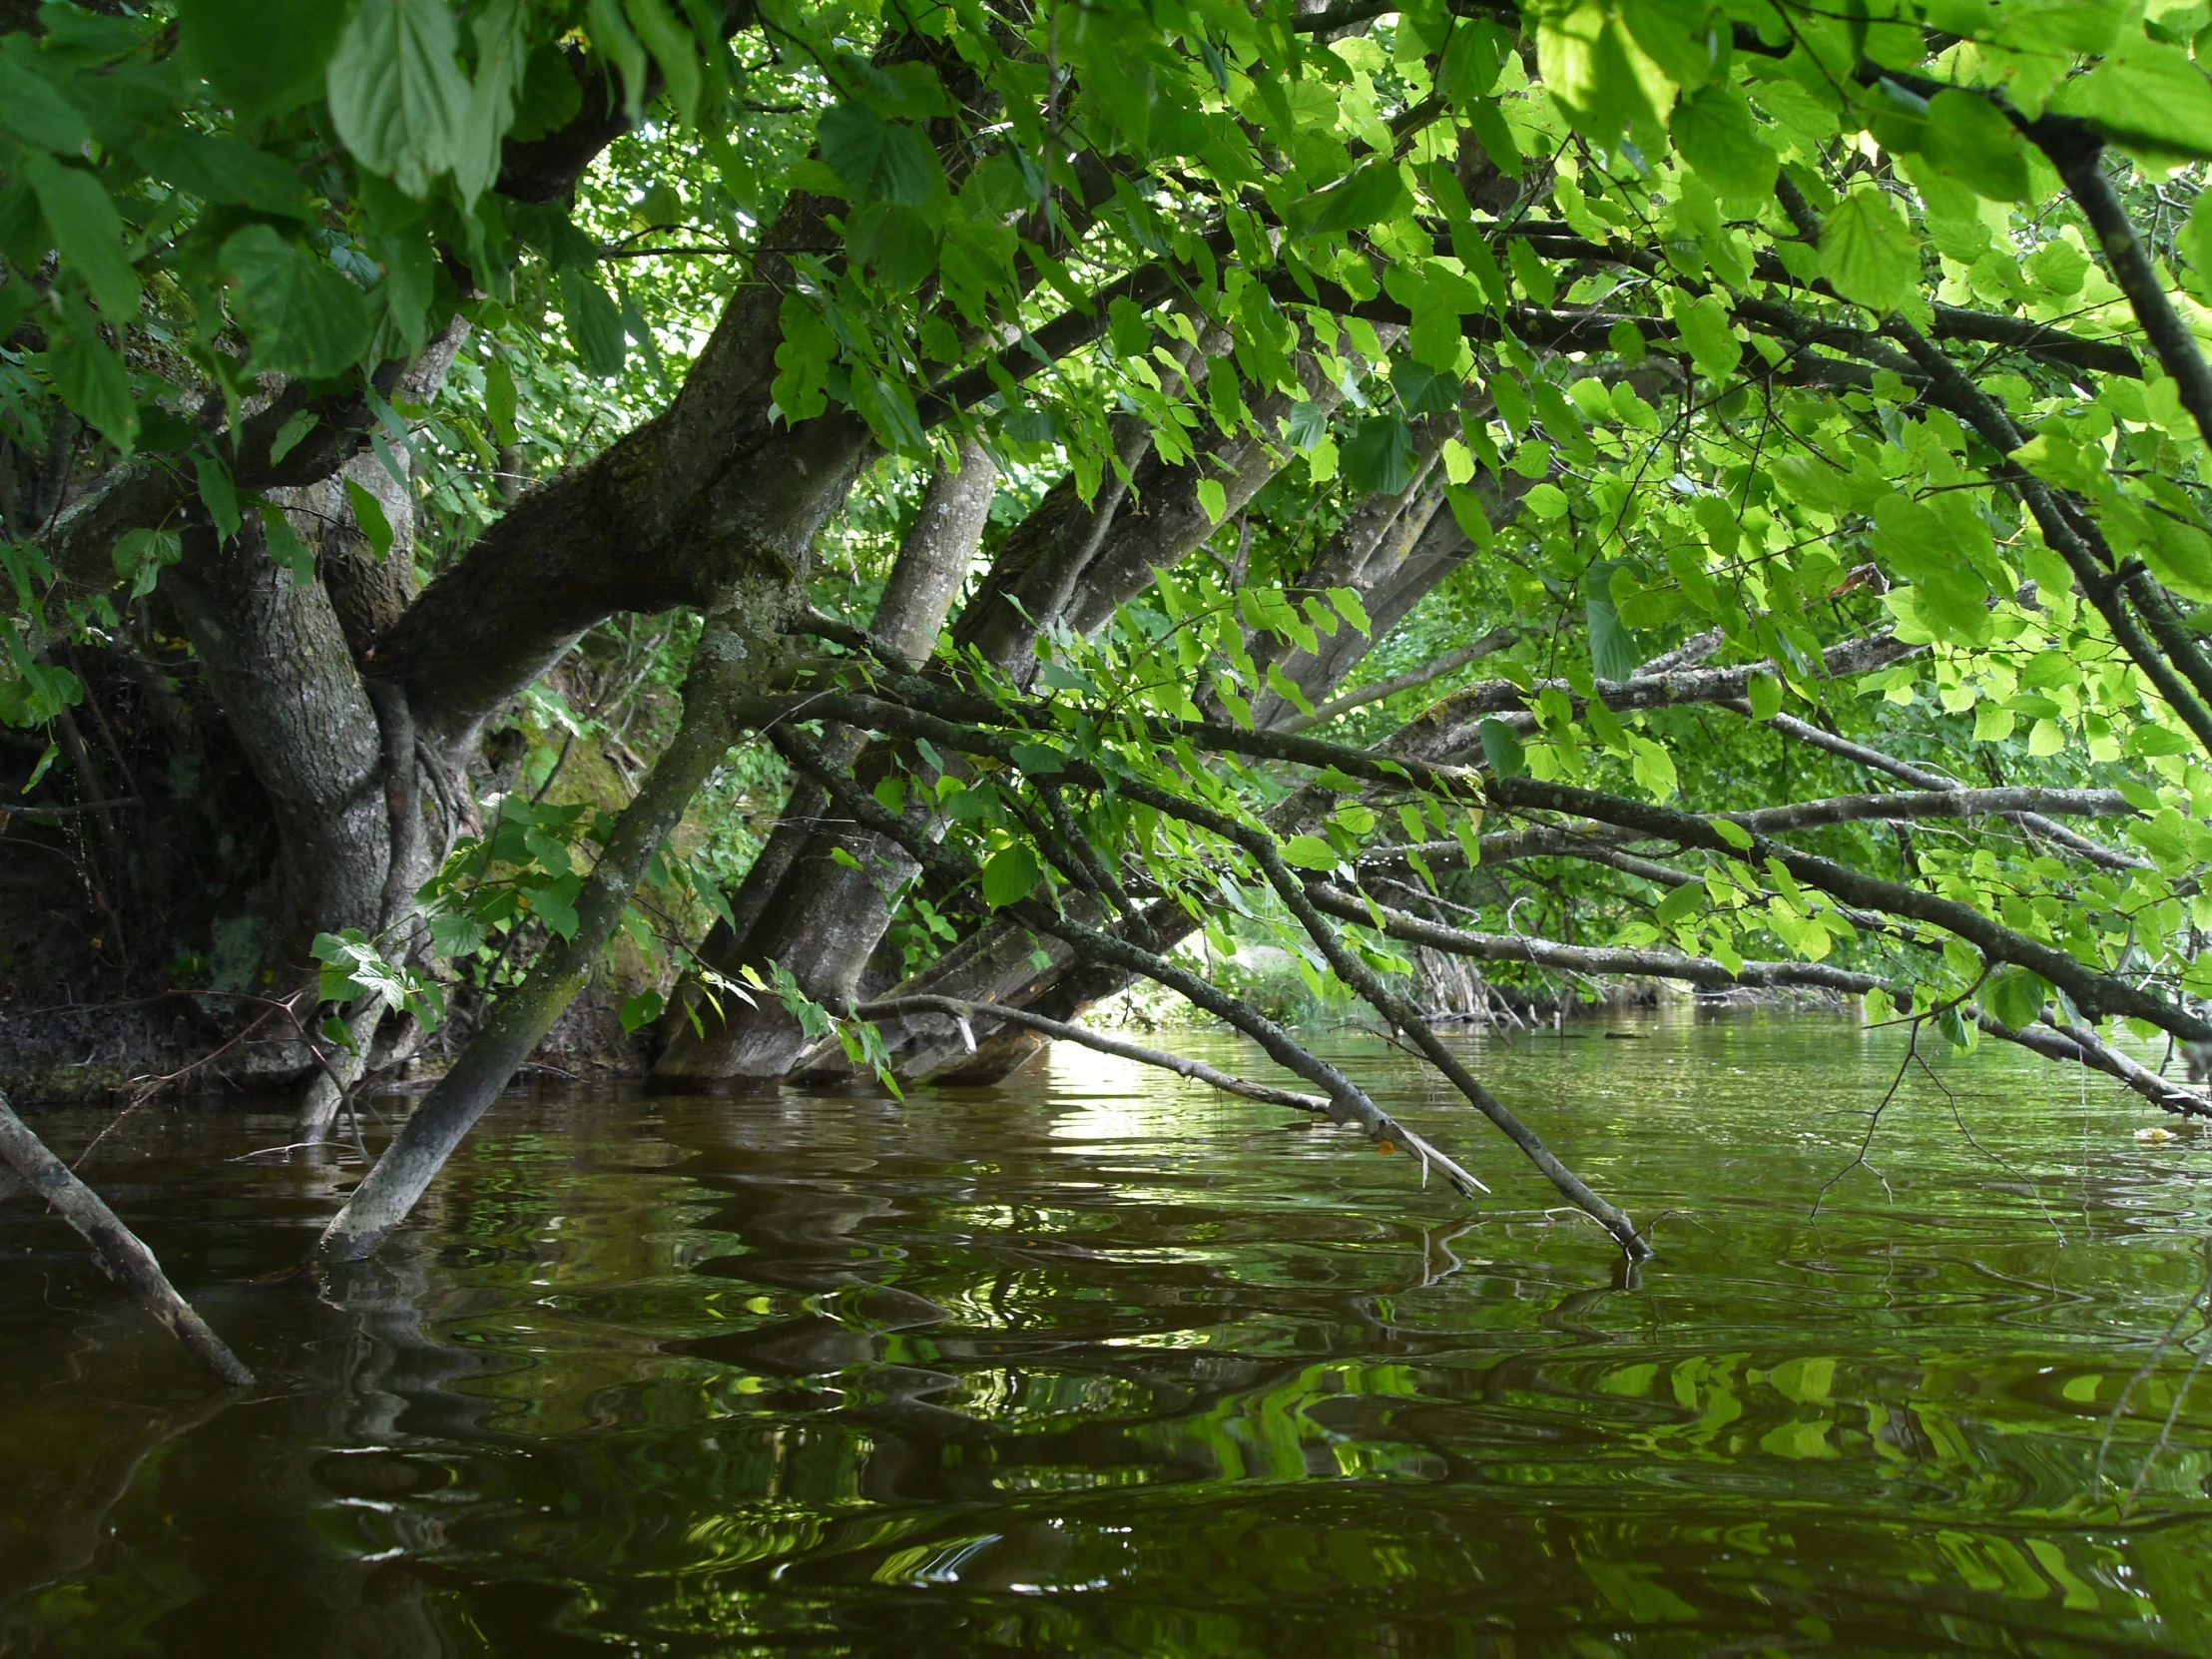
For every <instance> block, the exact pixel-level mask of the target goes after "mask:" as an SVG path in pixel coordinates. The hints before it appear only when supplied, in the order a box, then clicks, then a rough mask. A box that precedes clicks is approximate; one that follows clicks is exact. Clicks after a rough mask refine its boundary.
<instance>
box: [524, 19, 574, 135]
mask: <svg viewBox="0 0 2212 1659" xmlns="http://www.w3.org/2000/svg"><path fill="white" fill-rule="evenodd" d="M583 109H584V89H583V88H582V87H580V86H578V85H577V84H576V76H575V74H574V73H573V72H572V71H571V70H570V69H569V66H568V54H567V53H566V52H564V51H562V50H561V49H560V47H558V46H556V45H554V44H553V43H551V42H550V41H548V42H546V43H544V44H542V45H540V46H539V47H538V48H537V49H536V50H535V51H533V52H532V53H531V54H530V58H529V62H528V64H527V65H526V66H525V68H524V70H523V76H522V93H521V96H520V98H519V99H518V100H517V101H516V104H515V113H514V124H513V125H512V126H511V127H510V128H509V129H508V131H507V136H508V137H509V138H511V139H514V140H516V141H517V142H518V143H522V144H527V143H529V142H530V141H531V140H532V139H541V138H543V137H545V135H546V134H548V133H552V132H558V131H559V130H560V129H561V128H563V127H566V126H567V125H568V124H569V123H570V122H571V121H574V120H575V119H576V118H577V116H579V115H580V114H582V113H583Z"/></svg>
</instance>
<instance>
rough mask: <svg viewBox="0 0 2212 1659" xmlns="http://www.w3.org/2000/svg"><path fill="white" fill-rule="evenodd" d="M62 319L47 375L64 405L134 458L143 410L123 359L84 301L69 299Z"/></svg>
mask: <svg viewBox="0 0 2212 1659" xmlns="http://www.w3.org/2000/svg"><path fill="white" fill-rule="evenodd" d="M62 314H63V317H64V322H63V324H62V325H61V326H60V327H58V328H56V329H55V330H54V331H53V333H52V334H51V335H50V336H49V338H48V341H47V347H46V367H47V372H48V373H50V374H52V375H53V377H54V385H55V388H56V389H57V390H58V391H60V392H61V394H62V401H63V402H64V403H67V404H68V405H69V406H70V407H71V408H72V409H74V410H76V411H77V413H78V414H80V415H82V416H84V418H85V419H87V420H89V421H91V422H92V424H93V425H94V426H95V427H97V428H99V431H100V435H101V436H102V437H104V438H106V439H107V440H108V441H109V442H110V443H112V444H114V445H115V446H116V448H118V449H120V450H122V451H123V452H124V453H125V454H129V453H130V451H131V446H132V444H133V443H135V442H136V441H137V438H138V428H139V411H138V402H137V400H136V399H135V398H134V397H133V396H132V395H131V378H130V376H129V375H128V374H126V373H124V371H123V359H122V358H120V357H118V356H117V355H116V354H115V352H114V351H113V350H112V349H110V348H109V346H108V344H107V342H106V341H105V340H103V339H101V337H100V330H99V327H98V325H97V324H96V323H95V322H94V320H93V315H92V309H91V307H90V306H88V305H87V304H85V302H84V301H83V300H82V299H78V298H75V297H74V296H72V297H71V298H69V299H68V300H66V301H65V302H64V305H63V312H62Z"/></svg>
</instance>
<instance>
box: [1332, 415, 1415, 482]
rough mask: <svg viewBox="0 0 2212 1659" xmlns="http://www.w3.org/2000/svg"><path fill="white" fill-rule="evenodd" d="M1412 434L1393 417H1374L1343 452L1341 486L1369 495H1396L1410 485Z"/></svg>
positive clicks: (1365, 421)
mask: <svg viewBox="0 0 2212 1659" xmlns="http://www.w3.org/2000/svg"><path fill="white" fill-rule="evenodd" d="M1413 465H1414V454H1413V434H1412V431H1411V429H1410V428H1409V427H1407V426H1406V424H1405V422H1404V421H1403V420H1402V419H1400V418H1399V417H1398V416H1396V415H1394V414H1389V415H1375V416H1372V417H1370V418H1369V419H1367V420H1364V421H1362V422H1361V423H1360V430H1359V431H1358V432H1356V433H1355V434H1354V435H1353V438H1352V441H1351V442H1350V443H1347V444H1346V445H1345V449H1344V473H1345V482H1346V483H1348V484H1350V485H1351V486H1352V487H1353V488H1354V489H1356V490H1359V491H1361V492H1362V493H1364V494H1370V495H1377V494H1380V495H1397V494H1400V493H1401V492H1402V491H1403V490H1404V489H1405V487H1406V486H1407V485H1409V484H1410V483H1412V481H1413Z"/></svg>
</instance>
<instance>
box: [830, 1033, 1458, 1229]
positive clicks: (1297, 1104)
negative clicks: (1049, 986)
mask: <svg viewBox="0 0 2212 1659" xmlns="http://www.w3.org/2000/svg"><path fill="white" fill-rule="evenodd" d="M852 1013H853V1015H854V1016H855V1017H856V1018H859V1019H866V1020H874V1019H882V1018H885V1017H887V1016H894V1015H899V1014H942V1015H943V1016H944V1017H945V1018H947V1019H950V1020H954V1021H957V1022H958V1024H959V1025H960V1027H961V1028H962V1030H963V1031H964V1030H965V1029H966V1027H967V1022H968V1021H969V1020H971V1019H994V1020H1000V1021H1003V1022H1004V1023H1006V1024H1008V1025H1020V1026H1025V1027H1027V1028H1028V1029H1029V1030H1031V1031H1037V1032H1041V1033H1043V1034H1044V1035H1045V1036H1047V1037H1052V1038H1056V1039H1058V1040H1060V1041H1062V1042H1071V1043H1076V1044H1079V1045H1080V1046H1082V1047H1084V1048H1094V1049H1096V1050H1098V1052H1099V1053H1101V1054H1112V1055H1115V1056H1117V1057H1119V1058H1121V1059H1124V1060H1134V1061H1136V1062H1137V1064H1139V1065H1142V1066H1158V1067H1159V1068H1160V1069H1161V1070H1162V1071H1172V1072H1174V1073H1175V1074H1176V1075H1177V1076H1179V1077H1188V1078H1190V1079H1192V1080H1193V1081H1194V1082H1199V1083H1207V1084H1211V1085H1212V1086H1213V1087H1214V1088H1217V1089H1219V1090H1221V1091H1222V1092H1223V1093H1224V1094H1237V1095H1243V1096H1244V1097H1245V1098H1246V1099H1247V1100H1264V1101H1266V1102H1268V1103H1269V1104H1270V1105H1272V1106H1290V1107H1293V1108H1295V1109H1297V1110H1298V1111H1301V1112H1315V1113H1318V1114H1320V1115H1321V1116H1324V1117H1327V1116H1328V1115H1329V1097H1328V1096H1327V1095H1319V1094H1301V1093H1299V1092H1298V1091H1297V1090H1295V1089H1279V1088H1276V1087H1275V1086H1274V1085H1273V1084H1270V1083H1255V1082H1252V1081H1251V1080H1250V1079H1248V1078H1243V1077H1238V1076H1236V1075H1234V1074H1233V1073H1230V1072H1226V1071H1222V1070H1220V1069H1219V1068H1218V1067H1215V1066H1210V1065H1208V1064H1207V1063H1206V1062H1205V1061H1204V1060H1193V1059H1189V1058H1186V1057H1185V1056H1183V1055H1181V1054H1170V1053H1169V1052H1168V1051H1167V1050H1166V1049H1164V1048H1146V1047H1144V1046H1143V1045H1142V1044H1141V1043H1132V1042H1124V1041H1122V1040H1121V1039H1120V1038H1119V1037H1109V1036H1106V1035H1104V1034H1103V1033H1101V1032H1097V1031H1087V1030H1085V1029H1084V1028H1083V1027H1082V1026H1080V1025H1069V1024H1068V1023H1066V1022H1065V1021H1064V1020H1057V1019H1047V1018H1046V1017H1045V1016H1044V1015H1042V1014H1032V1013H1031V1012H1029V1010H1028V1009H1026V1008H1009V1007H1005V1006H1003V1005H1002V1004H1000V1003H996V1002H963V1001H960V1000H959V999H957V998H955V997H949V996H892V997H885V998H883V999H882V1000H881V1001H879V1002H863V1003H861V1004H859V1006H857V1007H855V1008H854V1009H853V1010H852ZM1386 1133H1394V1134H1395V1136H1396V1138H1397V1139H1398V1140H1401V1141H1403V1142H1404V1143H1405V1145H1406V1146H1407V1148H1409V1149H1410V1150H1411V1152H1412V1154H1413V1156H1414V1157H1416V1158H1418V1159H1420V1161H1421V1169H1422V1174H1423V1175H1424V1176H1425V1175H1426V1173H1427V1168H1428V1166H1429V1165H1430V1164H1433V1165H1435V1166H1436V1168H1437V1169H1438V1170H1440V1171H1441V1172H1442V1173H1443V1177H1444V1179H1445V1180H1446V1181H1449V1182H1450V1183H1451V1184H1452V1185H1453V1186H1454V1187H1456V1188H1458V1189H1459V1191H1460V1192H1462V1193H1470V1192H1484V1193H1486V1192H1488V1191H1489V1190H1490V1189H1489V1188H1488V1187H1485V1186H1484V1185H1483V1184H1482V1183H1481V1182H1480V1181H1478V1180H1476V1179H1475V1178H1474V1177H1473V1176H1472V1175H1470V1174H1468V1173H1467V1171H1466V1170H1464V1169H1462V1168H1461V1167H1460V1166H1459V1165H1458V1164H1456V1163H1454V1162H1453V1161H1452V1160H1451V1159H1449V1158H1447V1157H1445V1156H1444V1155H1443V1154H1442V1153H1441V1152H1438V1151H1437V1150H1436V1149H1435V1147H1433V1146H1431V1145H1430V1144H1429V1143H1428V1142H1427V1141H1425V1140H1423V1139H1422V1138H1421V1137H1420V1136H1418V1135H1416V1134H1414V1133H1413V1132H1412V1131H1411V1130H1410V1129H1408V1128H1406V1127H1405V1126H1404V1125H1403V1124H1402V1123H1398V1122H1396V1121H1395V1120H1394V1119H1393V1120H1391V1122H1390V1124H1389V1126H1388V1130H1387V1131H1386Z"/></svg>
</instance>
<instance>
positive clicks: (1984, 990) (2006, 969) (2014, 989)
mask: <svg viewBox="0 0 2212 1659" xmlns="http://www.w3.org/2000/svg"><path fill="white" fill-rule="evenodd" d="M2049 1000H2050V981H2048V980H2047V979H2045V978H2043V976H2042V975H2041V974H2038V973H2030V972H2029V971H2028V970H2027V969H2026V968H2023V967H2019V966H2016V965H2013V964H2010V963H2007V964H2006V965H2005V966H2003V967H2000V968H1998V969H1997V970H1996V972H1994V973H1992V974H1990V975H1989V977H1988V980H1987V981H1986V982H1985V983H1984V984H1983V985H1982V987H1981V1005H1982V1007H1984V1008H1986V1009H1987V1010H1988V1011H1989V1015H1990V1017H1991V1018H1993V1019H1994V1020H1996V1021H1997V1023H1998V1024H2000V1025H2003V1026H2006V1027H2008V1028H2010V1029H2011V1030H2014V1031H2024V1030H2026V1029H2027V1027H2029V1026H2030V1025H2033V1024H2034V1023H2035V1022H2036V1021H2037V1020H2038V1019H2040V1018H2041V1017H2042V1013H2043V1004H2044V1003H2045V1002H2047V1001H2049Z"/></svg>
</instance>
